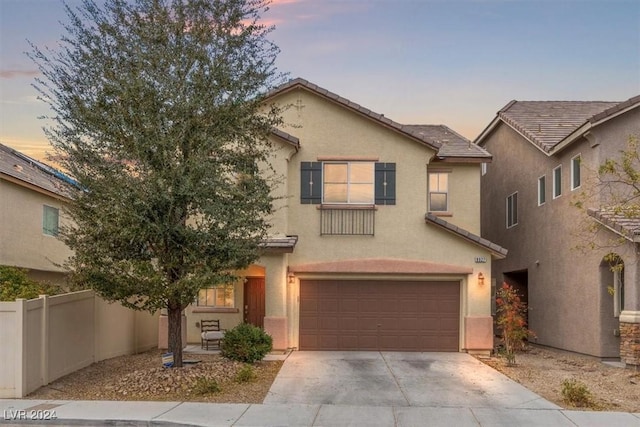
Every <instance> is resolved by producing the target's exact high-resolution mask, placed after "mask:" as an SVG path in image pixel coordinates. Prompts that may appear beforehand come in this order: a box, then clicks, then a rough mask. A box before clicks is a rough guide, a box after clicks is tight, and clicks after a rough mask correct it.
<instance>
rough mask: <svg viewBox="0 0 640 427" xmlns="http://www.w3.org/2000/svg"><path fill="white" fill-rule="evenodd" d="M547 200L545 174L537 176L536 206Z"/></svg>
mask: <svg viewBox="0 0 640 427" xmlns="http://www.w3.org/2000/svg"><path fill="white" fill-rule="evenodd" d="M546 201H547V176H546V175H542V176H541V177H540V178H538V206H542V205H544V204H545V202H546Z"/></svg>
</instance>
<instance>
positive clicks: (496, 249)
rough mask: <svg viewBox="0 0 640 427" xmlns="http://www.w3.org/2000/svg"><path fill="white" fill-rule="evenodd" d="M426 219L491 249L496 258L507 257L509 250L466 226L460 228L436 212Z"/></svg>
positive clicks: (426, 216)
mask: <svg viewBox="0 0 640 427" xmlns="http://www.w3.org/2000/svg"><path fill="white" fill-rule="evenodd" d="M425 221H426V222H427V223H431V224H433V225H436V226H438V227H440V228H442V229H444V230H446V231H448V232H450V233H453V234H456V235H458V236H460V237H462V238H464V239H466V240H468V241H470V242H471V243H475V244H476V245H478V246H480V247H482V248H484V249H487V250H488V251H490V252H491V253H492V254H493V255H494V256H495V257H496V258H498V259H502V258H505V257H506V256H507V252H508V251H507V250H506V249H505V248H503V247H502V246H500V245H496V244H495V243H493V242H490V241H489V240H487V239H485V238H483V237H480V236H477V235H475V234H473V233H470V232H469V231H467V230H465V229H464V228H460V227H458V226H457V225H453V224H451V223H449V222H447V221H445V220H443V219H442V218H440V217H437V216H435V215H434V214H431V213H428V214H426V215H425Z"/></svg>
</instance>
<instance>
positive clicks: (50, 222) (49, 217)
mask: <svg viewBox="0 0 640 427" xmlns="http://www.w3.org/2000/svg"><path fill="white" fill-rule="evenodd" d="M59 221H60V211H59V210H58V209H57V208H54V207H52V206H47V205H44V208H43V211H42V233H43V234H46V235H47V236H57V235H58V226H59Z"/></svg>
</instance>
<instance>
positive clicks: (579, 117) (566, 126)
mask: <svg viewBox="0 0 640 427" xmlns="http://www.w3.org/2000/svg"><path fill="white" fill-rule="evenodd" d="M618 104H619V102H599V101H598V102H596V101H512V102H510V103H509V104H508V105H507V106H505V107H504V108H503V109H502V110H500V111H499V112H498V117H500V118H501V119H502V120H503V121H504V122H505V123H507V124H508V125H510V126H511V127H513V128H514V129H516V130H517V131H518V132H520V133H521V134H522V135H524V136H525V137H526V138H527V139H529V140H530V141H531V142H533V143H534V144H536V145H537V146H538V147H540V148H541V149H542V150H544V151H545V152H549V151H550V150H551V149H552V148H553V147H554V146H556V145H557V144H558V143H560V142H561V141H562V140H563V139H565V138H566V137H567V136H569V135H570V134H571V133H572V132H574V131H575V130H576V129H578V128H579V127H580V126H582V125H583V124H585V123H586V122H587V121H589V119H590V118H592V117H593V116H595V115H597V114H599V113H602V112H604V111H606V110H607V109H609V108H612V107H615V106H616V105H618Z"/></svg>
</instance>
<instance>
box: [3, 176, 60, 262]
mask: <svg viewBox="0 0 640 427" xmlns="http://www.w3.org/2000/svg"><path fill="white" fill-rule="evenodd" d="M0 194H1V195H2V203H0V265H9V266H18V267H23V268H30V269H36V270H42V271H52V272H62V271H63V269H62V268H61V267H58V266H56V265H55V264H59V263H62V262H63V261H65V260H66V259H67V258H68V257H69V256H70V255H71V251H70V250H69V248H68V247H67V246H66V245H65V244H64V243H62V242H61V241H60V240H58V239H57V238H56V237H53V236H48V235H45V234H43V233H42V215H43V205H48V206H51V207H54V208H57V209H60V223H61V224H63V223H64V214H63V212H62V206H63V204H62V202H61V201H60V200H58V199H55V198H53V197H48V196H46V195H44V194H41V193H38V192H36V191H33V190H29V189H26V188H24V187H21V186H19V185H16V184H13V183H11V182H8V181H5V180H0Z"/></svg>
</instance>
